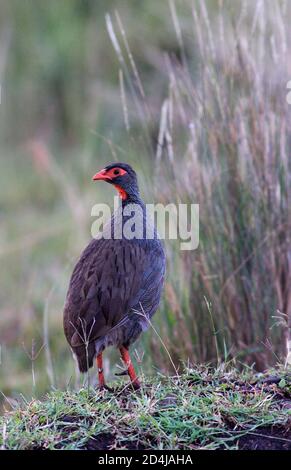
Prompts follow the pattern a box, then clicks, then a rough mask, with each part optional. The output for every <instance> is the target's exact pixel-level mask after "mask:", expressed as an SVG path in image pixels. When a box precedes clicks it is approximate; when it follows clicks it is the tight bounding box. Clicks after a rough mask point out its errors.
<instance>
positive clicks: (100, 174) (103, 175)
mask: <svg viewBox="0 0 291 470" xmlns="http://www.w3.org/2000/svg"><path fill="white" fill-rule="evenodd" d="M92 180H93V181H98V180H101V181H102V180H103V181H110V180H111V178H110V176H108V175H106V170H101V171H99V172H98V173H96V175H94V176H93V178H92Z"/></svg>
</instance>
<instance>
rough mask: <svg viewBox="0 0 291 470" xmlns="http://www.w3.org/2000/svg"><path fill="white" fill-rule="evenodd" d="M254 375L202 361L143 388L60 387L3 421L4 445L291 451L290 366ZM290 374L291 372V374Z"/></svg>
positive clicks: (0, 423) (0, 425)
mask: <svg viewBox="0 0 291 470" xmlns="http://www.w3.org/2000/svg"><path fill="white" fill-rule="evenodd" d="M273 373H276V375H275V376H274V375H272V376H271V377H270V376H263V375H262V374H260V376H255V375H254V373H253V372H252V371H250V370H245V371H243V372H242V373H238V372H237V371H235V370H231V369H230V370H226V368H225V367H223V366H221V367H220V368H218V369H213V368H208V367H205V366H203V367H200V368H199V367H197V368H195V369H192V368H190V369H187V370H186V371H185V373H184V374H183V375H181V376H179V377H176V378H171V377H162V376H159V377H157V378H156V379H155V380H153V381H151V382H148V381H147V380H146V379H145V378H144V380H145V383H144V385H143V386H142V389H141V391H140V392H138V393H136V392H133V391H132V392H131V393H130V392H129V390H130V389H129V388H128V387H126V386H125V387H123V386H122V385H121V384H116V387H115V393H111V392H108V391H104V392H100V391H96V390H93V389H91V388H90V389H89V390H88V389H81V390H80V391H79V392H73V391H65V392H63V391H54V392H51V393H49V394H48V395H47V397H46V398H45V400H44V401H42V402H41V401H37V400H33V401H31V402H30V403H26V404H24V405H23V406H22V407H20V408H17V409H15V410H14V411H13V412H11V413H10V414H8V415H6V416H5V417H4V418H2V419H1V420H0V445H1V446H2V448H5V449H237V448H244V449H260V448H265V449H286V450H287V449H289V450H291V433H290V417H291V415H290V411H291V409H290V406H291V388H290V385H289V386H288V385H287V381H286V378H287V373H286V371H284V370H281V371H280V370H277V371H273ZM289 379H290V378H289Z"/></svg>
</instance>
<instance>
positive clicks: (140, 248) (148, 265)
mask: <svg viewBox="0 0 291 470" xmlns="http://www.w3.org/2000/svg"><path fill="white" fill-rule="evenodd" d="M93 180H102V181H106V182H108V183H110V184H113V185H114V186H115V188H116V189H117V190H118V192H119V195H120V197H121V200H122V203H121V205H120V208H119V209H118V211H117V212H115V214H113V216H112V217H111V220H110V221H109V223H108V224H107V226H106V227H104V229H103V232H102V234H101V235H99V236H98V237H96V239H95V238H94V239H93V240H92V241H91V242H90V243H89V245H88V246H87V248H85V250H84V251H83V253H82V255H81V257H80V259H79V261H78V262H77V264H76V266H75V269H74V271H73V274H72V277H71V281H70V285H69V289H68V293H67V299H66V305H65V309H64V330H65V335H66V338H67V340H68V342H69V344H70V346H71V348H72V350H73V352H74V354H75V356H76V358H77V361H78V365H79V369H80V371H81V372H86V371H87V370H88V369H89V368H90V367H92V365H93V361H94V359H95V358H97V367H98V377H99V386H100V388H104V386H105V381H104V375H103V368H102V352H103V351H104V349H105V348H106V347H107V346H116V347H117V348H119V350H120V353H121V357H122V360H123V362H124V364H125V367H126V371H125V373H128V375H129V377H130V379H131V383H132V385H133V386H134V387H135V388H138V387H139V381H138V378H137V376H136V374H135V371H134V368H133V365H132V362H131V359H130V356H129V353H128V348H129V346H130V345H131V344H132V343H133V342H134V341H136V339H137V338H138V337H139V335H140V334H141V332H142V331H144V330H146V329H147V327H148V325H149V319H150V318H151V317H152V316H153V314H154V313H155V312H156V310H157V308H158V305H159V302H160V297H161V292H162V288H163V282H164V273H165V255H164V250H163V247H162V244H161V242H160V240H159V239H158V237H157V233H156V230H155V228H154V227H153V226H152V222H151V221H150V220H149V218H148V217H147V215H146V210H145V205H144V203H143V201H142V200H141V198H140V195H139V190H138V183H137V177H136V173H135V172H134V170H133V169H132V168H131V167H130V166H129V165H127V164H125V163H114V164H110V165H108V166H107V167H106V168H104V169H103V170H101V171H100V172H99V173H97V174H96V175H95V176H94V177H93ZM132 204H134V206H133V205H132ZM132 211H134V212H132ZM133 216H134V223H132V220H133V219H132V217H133Z"/></svg>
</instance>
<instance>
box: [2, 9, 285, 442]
mask: <svg viewBox="0 0 291 470" xmlns="http://www.w3.org/2000/svg"><path fill="white" fill-rule="evenodd" d="M219 5H220V6H219ZM116 9H117V10H118V11H117V13H116V11H115V10H116ZM106 13H109V15H110V16H107V17H106V18H107V19H105V15H106ZM289 24H290V4H289V2H282V4H281V2H273V4H272V7H270V8H268V7H267V6H266V2H253V1H252V2H232V1H230V0H225V1H223V2H213V1H206V2H204V0H202V1H201V2H198V1H197V2H196V1H195V2H190V1H189V2H188V1H186V0H185V1H177V2H174V1H171V2H157V1H156V0H149V1H147V2H139V1H131V2H121V3H120V2H116V1H106V2H105V1H104V2H103V1H98V2H96V1H95V0H93V1H90V0H86V1H84V0H71V1H70V2H68V1H66V0H52V1H50V2H39V1H36V0H30V1H26V2H19V1H18V0H9V1H8V0H4V1H2V2H1V5H0V33H1V34H0V37H1V41H0V44H1V46H0V74H1V76H0V81H1V85H2V89H1V90H2V93H1V98H2V99H1V105H0V136H1V146H0V158H1V172H0V224H1V227H0V228H1V231H0V260H1V273H0V286H1V289H0V343H1V363H0V391H1V392H2V393H3V394H4V395H5V396H7V397H8V399H9V400H10V403H11V404H12V405H13V403H14V401H15V400H17V399H18V396H19V394H20V393H21V394H23V395H24V396H25V397H26V398H28V397H31V396H34V397H39V396H41V395H43V394H44V393H45V392H47V391H48V390H50V389H51V388H52V387H56V388H57V389H58V390H59V389H62V390H66V389H67V388H68V386H70V387H73V386H74V387H75V388H78V386H79V385H80V379H79V377H78V375H77V373H76V371H75V368H74V362H73V360H72V357H71V354H70V351H69V349H68V346H67V344H66V342H65V339H64V336H63V331H62V309H63V303H64V298H65V294H66V289H67V285H68V281H69V276H70V273H71V270H72V268H73V265H74V263H75V260H76V258H77V257H78V256H79V253H80V251H81V250H82V248H83V247H84V246H85V244H86V243H87V241H88V240H89V239H90V225H91V222H92V220H91V217H90V213H91V208H92V206H93V205H94V204H95V203H96V202H109V203H112V198H113V193H112V188H109V187H105V185H104V186H102V185H101V184H100V185H96V184H93V183H92V182H91V176H92V175H93V174H94V173H95V172H96V171H97V170H98V169H100V168H102V167H103V165H104V164H105V163H106V162H108V161H112V160H125V161H127V162H128V163H131V164H132V165H133V166H134V168H135V169H136V170H137V172H138V174H139V180H140V185H141V190H142V194H143V197H144V199H145V200H146V201H147V202H153V201H155V202H158V201H159V202H163V203H168V202H184V203H185V202H189V203H190V202H191V203H199V204H200V245H199V248H198V249H197V250H195V251H193V252H180V251H179V249H178V244H177V243H175V242H166V250H167V258H168V269H167V283H166V288H165V295H164V299H163V303H162V305H161V308H160V311H159V312H158V313H157V315H156V316H155V318H154V326H155V328H156V330H157V332H158V333H159V335H160V336H161V338H162V339H163V342H164V344H165V346H166V348H167V349H168V351H169V352H170V354H171V357H172V358H173V361H174V363H175V364H176V365H178V364H179V363H180V361H181V360H184V361H187V360H188V359H190V361H191V362H193V363H194V362H198V363H203V362H211V363H212V364H214V363H217V359H218V358H220V359H221V358H222V360H223V361H227V360H229V359H231V358H235V360H236V366H237V367H239V365H240V363H247V364H249V365H252V364H254V367H255V369H257V370H264V369H265V368H267V367H269V366H272V365H274V364H276V363H283V362H284V360H285V357H286V343H287V336H288V328H287V322H288V315H289V317H290V318H291V312H290V306H291V301H290V295H291V294H290V274H291V273H290V269H291V267H290V266H291V264H290V246H291V243H290V242H291V240H290V236H291V235H290V234H291V230H290V190H291V184H290V175H291V168H290V165H291V159H290V158H288V152H289V150H288V147H289V146H290V145H289V142H290V130H291V129H290V125H291V119H290V109H291V107H290V106H288V105H287V102H286V94H287V89H286V84H287V82H288V80H289V79H290V76H288V73H287V71H288V70H290V67H289V64H290V54H289V53H288V41H287V38H288V34H287V33H288V26H289ZM108 31H109V32H110V34H108ZM117 44H119V48H118V47H117ZM128 47H129V48H130V51H129V49H128ZM132 58H133V60H134V62H133V61H132ZM288 67H289V69H288ZM137 349H138V354H139V357H140V361H142V366H143V369H144V371H145V373H146V374H147V377H148V374H149V372H151V373H152V374H156V370H153V366H155V367H156V368H157V370H158V371H159V372H160V373H162V374H166V373H169V372H170V373H173V368H172V364H171V362H170V361H169V357H168V355H167V353H166V350H165V348H164V347H163V345H162V343H161V341H160V339H159V337H158V336H157V335H156V334H155V333H154V332H153V330H150V331H149V332H148V333H146V334H145V335H144V336H143V338H142V339H141V342H140V343H139V344H138V345H137ZM116 359H117V356H116V355H115V353H114V352H113V353H112V354H111V356H110V360H111V363H113V364H114V362H115V361H116ZM105 370H106V374H107V375H108V373H109V361H108V359H107V358H106V362H105ZM93 374H94V372H93ZM170 383H172V382H171V381H170ZM163 384H164V381H163ZM173 386H174V385H173ZM152 387H153V390H157V391H159V390H160V389H159V385H158V382H157V383H155V384H153V385H152ZM161 387H162V388H161V393H162V391H163V390H164V392H165V394H166V393H167V392H166V388H163V387H167V386H165V385H163V386H161ZM164 392H163V393H164ZM192 392H193V389H192V388H191V389H190V388H189V389H188V388H186V389H185V390H183V391H182V392H181V394H182V396H183V394H184V393H185V394H186V395H185V396H186V398H187V400H188V399H189V400H190V401H191V400H193V402H191V403H192V404H193V406H194V408H195V400H198V401H199V400H202V403H200V401H199V403H198V405H199V407H200V405H201V409H202V410H203V409H205V407H204V406H202V405H203V397H202V396H199V395H197V397H196V395H195V394H194V393H192ZM158 393H159V392H158ZM227 393H230V392H227ZM1 396H2V394H1ZM146 396H147V395H145V394H142V395H141V397H139V398H138V397H136V398H133V403H134V406H136V407H137V408H138V407H139V406H141V407H142V406H144V405H139V404H140V403H142V400H145V401H146V398H145V397H146ZM227 396H228V395H227ZM243 396H244V395H243ZM66 397H67V399H68V401H70V400H72V403H75V402H76V403H77V404H78V400H80V401H82V400H85V392H84V391H81V392H80V394H75V393H74V392H63V393H62V392H54V393H53V394H52V395H51V400H52V403H54V402H55V401H56V403H60V402H62V400H63V403H64V405H65V403H66V402H65V398H66ZM82 397H84V398H82ZM94 397H95V398H92V400H93V402H90V403H91V405H92V407H93V408H94V406H93V405H94V400H98V395H94ZM186 398H185V399H186ZM116 399H117V400H118V398H116ZM179 399H180V398H179ZM226 399H227V400H228V398H226ZM260 399H261V398H260V397H259V396H257V395H256V394H255V396H254V397H253V398H252V400H254V403H259V400H260ZM58 400H60V401H58ZM104 400H105V401H100V403H103V405H102V406H105V407H106V403H107V398H106V399H104ZM111 400H114V399H113V398H112V397H111ZM138 400H141V402H139V401H138ZM187 400H186V401H187ZM205 400H206V399H205ZM112 402H113V401H112ZM3 403H4V404H5V403H6V405H5V406H7V402H6V401H4V402H3ZM33 403H34V404H32V405H30V406H36V409H37V410H39V411H40V410H41V409H43V410H46V411H47V412H48V413H51V411H50V410H49V406H50V402H48V401H46V402H44V403H43V404H41V403H38V402H33ZM90 403H88V407H90V406H91V405H90ZM98 403H99V402H98ZM263 403H264V405H262V407H261V406H259V405H258V408H257V409H258V412H261V411H260V410H264V409H265V407H267V409H268V410H272V409H273V408H272V407H273V406H274V410H275V409H276V406H277V405H276V403H275V402H274V403H273V400H266V401H265V402H263ZM227 404H229V402H227ZM52 406H53V405H52ZM66 406H67V405H66ZM108 406H109V405H108ZM191 406H192V405H191ZM213 406H214V405H213ZM215 406H223V403H222V404H219V403H218V404H217V405H215ZM241 406H243V405H241ZM42 407H43V408H42ZM85 409H86V407H84V410H85ZM142 409H143V408H142ZM179 409H180V408H179V407H177V410H176V411H175V412H176V413H179ZM181 409H183V407H182V408H181ZM199 409H200V408H199ZM232 409H233V408H232ZM28 410H30V408H28ZM213 411H215V408H213ZM19 413H20V412H19ZM27 413H28V415H27V420H28V428H27V429H28V431H27V432H28V436H32V434H30V430H29V429H30V428H29V423H30V419H31V417H32V416H31V415H30V414H29V413H30V411H27ZM205 413H206V411H205ZM262 413H263V411H262ZM268 413H269V411H268ZM280 413H281V412H280ZM280 413H279V414H278V419H281V418H280V416H281V414H280ZM282 413H283V412H282ZM65 414H68V412H67V411H66V412H65ZM14 416H15V418H11V426H15V425H16V422H17V419H16V417H17V414H16V415H14ZM24 416H25V412H24ZM36 416H38V412H37V414H36ZM50 416H51V419H52V421H50V423H54V420H53V418H52V415H51V414H50ZM60 416H61V415H60ZM149 416H152V415H149ZM270 416H271V415H270ZM117 418H118V417H117ZM208 418H209V421H208ZM14 419H15V420H16V421H14ZM56 419H59V418H56ZM82 419H83V418H82ZM84 419H85V418H84ZM128 419H130V418H128ZM132 419H134V418H132ZM153 419H154V418H153ZM169 419H170V418H169ZM197 419H198V418H197ZM201 419H202V418H201ZM215 419H218V418H216V417H215V416H214V415H213V416H210V415H209V416H208V415H205V422H206V425H207V426H208V424H209V427H210V428H211V429H212V426H214V424H213V422H212V421H211V420H215ZM234 419H235V420H236V419H237V417H235V418H234ZM260 419H261V418H260ZM260 419H259V420H260ZM274 419H275V418H274ZM84 422H85V421H84ZM186 422H187V420H186ZM199 422H200V424H201V423H202V421H199ZM13 423H14V424H13ZM21 423H22V421H21V420H20V421H19V426H21V425H22V424H21ZM153 423H155V421H153ZM159 423H160V422H159ZM207 423H208V424H207ZM252 423H253V422H252ZM180 424H181V423H180ZM180 424H179V423H178V424H177V426H179V425H180ZM140 425H141V426H142V419H141V423H140ZM154 425H155V424H153V425H152V427H153V428H154ZM159 425H160V424H159ZM181 425H182V424H181ZM252 425H254V426H255V425H256V423H255V424H252ZM9 426H10V425H8V427H9ZM44 426H45V425H44ZM50 426H51V428H49V427H48V428H47V430H46V428H45V427H44V428H43V432H47V433H50V432H51V429H54V424H52V425H51V424H50ZM88 426H89V427H90V426H91V425H90V423H89V421H88ZM157 426H158V425H157ZM161 426H165V429H167V423H166V422H162V423H161ZM214 427H215V426H214ZM81 428H82V427H81ZM9 429H10V428H9ZM157 429H158V428H157ZM39 431H40V432H41V429H39ZM95 431H96V432H97V430H96V429H95V428H94V427H93V428H92V433H93V434H94V433H95ZM196 431H197V430H196ZM196 431H194V430H193V433H194V432H196ZM11 432H12V431H11ZM35 432H38V430H37V429H36V431H35ZM74 432H75V431H74ZM76 432H77V431H76ZM165 432H166V433H169V435H168V437H169V436H170V431H165ZM173 432H174V431H173ZM187 432H188V431H187V430H185V435H186V436H188V437H189V435H188V434H187ZM197 432H198V431H197ZM199 432H201V434H199V436H197V438H195V436H192V437H193V442H194V441H195V440H198V441H199V442H200V444H199V445H202V446H203V445H204V444H205V445H206V442H209V443H212V444H211V445H213V446H215V445H218V444H219V438H218V437H217V440H216V438H214V437H213V438H212V437H211V436H212V433H210V437H209V436H208V438H209V441H207V439H206V437H204V438H203V435H202V434H203V431H202V430H201V431H199ZM150 435H151V436H153V439H154V436H156V434H155V433H154V431H153V434H150ZM12 436H13V433H12V434H11V433H10V432H9V433H8V441H7V446H9V445H12V441H11V439H13V437H12ZM161 436H163V434H162V433H161ZM188 437H187V439H188ZM15 439H16V440H17V442H18V443H17V444H16V445H17V446H20V445H22V444H21V443H20V441H19V440H18V438H17V437H15ZM78 439H79V438H78ZM78 439H77V441H78ZM143 439H146V437H145V436H143ZM149 439H151V438H149ZM161 439H163V437H161ZM169 439H171V437H169ZM191 439H192V438H191ZM38 441H39V442H40V441H42V440H41V439H39V440H38ZM9 442H11V444H9ZM44 442H45V439H44ZM165 442H166V441H165ZM187 442H189V440H188V441H187ZM24 445H28V444H24ZM68 445H72V446H73V445H75V444H74V443H72V444H68ZM76 445H77V444H76ZM165 445H166V444H165ZM209 445H210V444H209ZM229 445H233V443H231V441H230V444H229Z"/></svg>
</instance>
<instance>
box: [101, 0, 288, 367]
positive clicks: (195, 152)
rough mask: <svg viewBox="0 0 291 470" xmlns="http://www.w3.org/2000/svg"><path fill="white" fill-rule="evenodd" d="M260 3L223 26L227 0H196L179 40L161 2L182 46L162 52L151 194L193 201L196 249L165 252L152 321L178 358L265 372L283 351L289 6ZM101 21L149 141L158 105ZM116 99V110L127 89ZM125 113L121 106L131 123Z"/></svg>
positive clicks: (120, 41) (118, 29)
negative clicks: (161, 305) (162, 289)
mask: <svg viewBox="0 0 291 470" xmlns="http://www.w3.org/2000/svg"><path fill="white" fill-rule="evenodd" d="M266 3H267V2H256V4H255V2H252V4H250V3H242V4H241V6H242V8H241V10H240V11H236V18H235V19H232V21H231V18H230V17H229V16H228V15H227V12H226V8H227V7H228V6H230V4H229V3H228V2H225V3H223V2H221V4H220V5H221V8H220V9H219V11H218V12H217V13H216V15H214V16H212V17H211V18H210V16H209V13H208V10H207V5H206V3H205V2H204V1H203V0H202V1H200V2H193V3H192V5H189V16H190V15H192V20H191V21H192V27H193V36H192V37H189V36H187V37H186V38H184V35H183V25H182V24H181V23H180V20H179V17H178V15H177V10H176V6H175V3H174V2H173V1H170V2H169V6H170V8H169V11H170V13H171V17H172V21H173V27H174V30H175V32H176V35H177V44H178V46H179V48H178V52H177V53H176V54H174V55H170V54H168V55H164V54H163V53H162V52H161V53H160V54H161V55H160V62H161V63H162V62H163V61H164V64H165V65H164V67H165V68H166V71H167V76H168V92H167V94H166V97H165V99H164V102H163V105H162V107H161V112H160V122H159V129H158V132H157V130H156V135H157V138H156V148H155V145H152V153H155V159H153V161H152V173H154V174H155V176H156V182H157V181H158V184H157V185H156V196H155V197H156V199H157V200H163V201H164V202H173V201H175V202H185V201H187V202H194V203H199V205H200V245H199V248H198V249H197V250H196V251H194V252H184V253H183V252H178V246H175V245H174V246H173V245H172V246H169V247H168V259H169V267H168V281H167V286H166V294H165V309H164V313H163V316H160V322H159V325H160V328H161V331H162V336H163V338H167V343H168V344H167V347H168V348H169V349H170V350H172V351H173V352H174V353H175V356H176V358H177V359H178V358H179V357H180V358H181V357H184V358H185V357H191V358H192V359H194V360H197V361H202V362H203V361H209V360H212V361H213V360H215V358H216V355H217V350H218V351H219V355H220V357H233V358H237V359H238V361H244V362H249V363H255V367H256V368H257V369H263V368H265V367H266V366H267V365H269V364H272V363H274V362H276V361H277V360H280V359H282V358H284V357H285V355H286V348H287V338H288V321H287V319H288V317H289V318H290V316H291V284H290V280H291V245H290V237H291V235H290V228H291V226H290V225H291V221H290V191H291V186H290V180H291V161H290V157H289V156H288V144H289V143H290V109H289V108H288V105H287V102H286V84H287V81H288V74H287V70H288V67H287V65H290V64H288V55H287V52H288V47H287V40H288V38H287V22H286V21H287V17H288V12H287V10H286V8H287V5H286V4H283V6H281V5H280V4H278V3H277V4H276V5H274V4H273V6H274V8H275V10H274V11H273V9H268V6H267V5H266ZM184 21H185V19H184ZM114 24H115V26H114ZM107 26H108V31H109V35H110V38H111V41H112V43H113V46H114V49H115V51H116V53H117V55H118V59H119V63H120V66H121V70H120V74H121V73H122V71H123V72H124V74H125V76H126V77H127V79H128V83H127V85H128V93H129V95H130V96H131V99H132V103H133V106H136V112H137V113H139V115H140V116H141V120H142V125H143V128H144V129H145V131H144V133H143V135H144V137H145V138H146V136H147V135H148V134H150V132H153V130H152V121H151V120H150V118H148V115H151V114H153V115H154V117H155V118H156V115H155V111H154V110H153V109H150V107H149V106H147V101H146V98H145V96H144V92H143V89H142V85H141V78H140V76H139V75H138V71H137V65H136V64H135V62H134V59H133V57H132V54H131V51H130V46H129V45H128V42H127V40H126V36H125V32H124V28H123V25H122V23H121V20H120V17H119V16H118V15H117V14H116V15H115V18H114V17H113V18H112V19H111V18H110V17H107ZM123 49H124V50H123ZM121 96H122V103H123V105H124V103H125V102H126V99H125V92H124V86H123V87H122V88H121ZM127 115H128V110H127V107H125V106H124V116H125V117H126V119H125V125H126V128H127V130H129V124H128V118H127ZM145 141H146V139H145ZM205 298H206V302H205V300H204V299H205ZM210 304H211V316H209V311H210V307H209V305H210ZM278 312H279V313H278ZM278 315H279V316H280V320H281V321H280V322H279V324H278V322H277V321H276V318H278ZM152 347H153V348H154V349H155V344H152Z"/></svg>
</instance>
